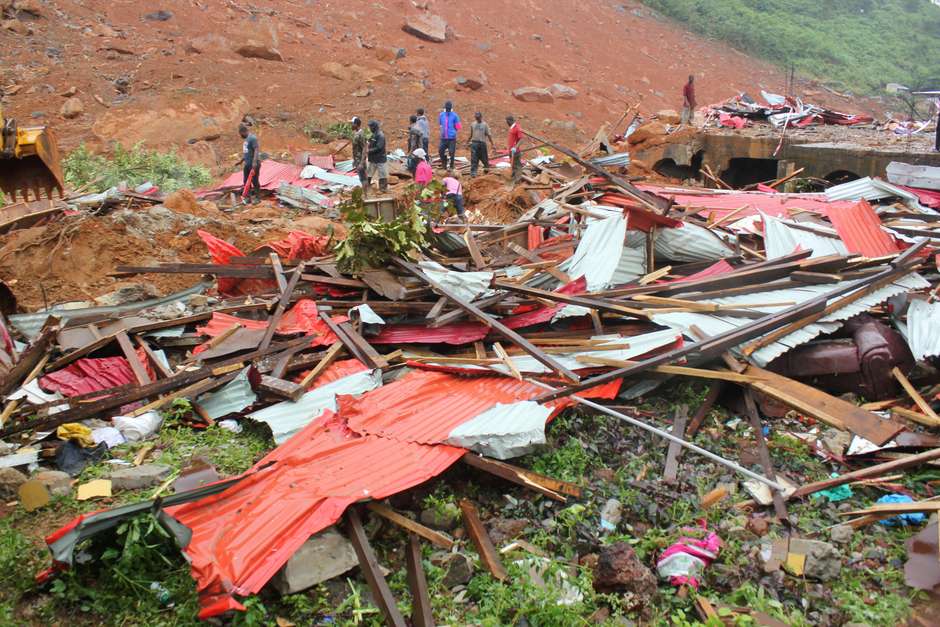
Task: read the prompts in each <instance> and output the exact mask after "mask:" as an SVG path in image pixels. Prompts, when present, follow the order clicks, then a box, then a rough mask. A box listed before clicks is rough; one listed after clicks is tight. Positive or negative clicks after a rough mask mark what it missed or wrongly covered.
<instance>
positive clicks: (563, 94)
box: [548, 83, 578, 100]
mask: <svg viewBox="0 0 940 627" xmlns="http://www.w3.org/2000/svg"><path fill="white" fill-rule="evenodd" d="M548 91H549V93H551V95H552V96H554V97H555V98H559V99H561V100H574V99H575V98H577V97H578V90H577V89H575V88H574V87H568V86H567V85H562V84H561V83H554V84H553V85H551V86H550V87H549V88H548Z"/></svg>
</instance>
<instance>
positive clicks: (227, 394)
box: [196, 368, 258, 420]
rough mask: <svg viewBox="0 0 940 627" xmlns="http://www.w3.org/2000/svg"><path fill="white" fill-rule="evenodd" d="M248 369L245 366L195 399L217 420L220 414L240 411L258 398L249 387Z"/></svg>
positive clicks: (225, 414) (224, 414)
mask: <svg viewBox="0 0 940 627" xmlns="http://www.w3.org/2000/svg"><path fill="white" fill-rule="evenodd" d="M248 370H249V369H248V368H245V369H244V370H242V371H241V372H239V373H238V376H237V377H235V378H234V379H232V380H231V381H229V382H228V383H226V384H225V385H223V386H222V387H221V388H219V389H218V390H216V391H215V392H210V393H208V394H203V395H202V396H200V397H199V398H198V399H197V400H196V402H197V403H198V404H199V406H200V407H202V409H203V410H204V411H205V412H206V413H207V414H209V417H210V418H212V419H213V420H217V419H219V418H221V417H222V416H227V415H229V414H234V413H236V412H240V411H241V410H243V409H245V408H246V407H248V406H249V405H251V404H252V403H254V402H255V401H256V400H258V395H257V394H255V392H254V390H252V389H251V383H250V382H249V381H248Z"/></svg>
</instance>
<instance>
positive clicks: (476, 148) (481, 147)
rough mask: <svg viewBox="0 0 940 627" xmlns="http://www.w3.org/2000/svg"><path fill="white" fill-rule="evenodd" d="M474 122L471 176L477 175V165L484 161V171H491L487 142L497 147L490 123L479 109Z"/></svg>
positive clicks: (471, 136) (471, 147) (471, 140)
mask: <svg viewBox="0 0 940 627" xmlns="http://www.w3.org/2000/svg"><path fill="white" fill-rule="evenodd" d="M473 117H474V120H475V121H474V122H473V124H471V125H470V176H476V175H477V167H478V166H479V165H480V163H481V162H482V163H483V173H484V174H486V173H487V172H489V171H490V155H489V153H488V152H487V149H486V142H487V141H489V142H490V146H492V147H493V149H494V150H495V149H496V146H495V145H494V144H493V136H492V135H490V127H489V125H488V124H487V123H486V122H484V121H483V114H482V113H480V112H479V111H477V112H476V113H475V114H474V115H473Z"/></svg>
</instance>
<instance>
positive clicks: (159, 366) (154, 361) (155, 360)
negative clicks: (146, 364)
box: [134, 335, 173, 379]
mask: <svg viewBox="0 0 940 627" xmlns="http://www.w3.org/2000/svg"><path fill="white" fill-rule="evenodd" d="M134 339H135V340H137V346H139V347H140V348H141V349H142V350H143V351H144V353H146V355H147V359H149V360H150V364H151V365H152V366H153V368H154V370H156V371H157V373H159V375H160V377H161V378H163V379H168V378H170V377H172V376H173V371H172V370H170V369H169V368H168V367H167V366H166V365H165V364H164V363H163V361H162V360H161V359H160V358H159V357H157V354H156V353H155V352H154V350H153V349H152V348H150V344H148V343H147V341H146V340H145V339H144V338H142V337H140V336H139V335H135V336H134Z"/></svg>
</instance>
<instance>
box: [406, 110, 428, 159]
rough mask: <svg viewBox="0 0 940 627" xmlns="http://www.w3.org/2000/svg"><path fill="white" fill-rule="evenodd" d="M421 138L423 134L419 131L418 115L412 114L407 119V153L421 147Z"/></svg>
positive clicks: (422, 138)
mask: <svg viewBox="0 0 940 627" xmlns="http://www.w3.org/2000/svg"><path fill="white" fill-rule="evenodd" d="M423 140H424V135H422V133H421V127H420V126H418V116H416V115H413V116H411V118H410V119H409V120H408V154H409V155H410V154H412V153H414V151H415V150H417V149H418V148H423V147H424V142H423ZM425 152H427V151H425Z"/></svg>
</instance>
